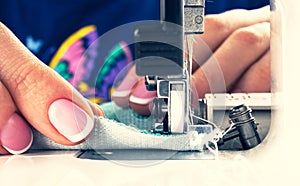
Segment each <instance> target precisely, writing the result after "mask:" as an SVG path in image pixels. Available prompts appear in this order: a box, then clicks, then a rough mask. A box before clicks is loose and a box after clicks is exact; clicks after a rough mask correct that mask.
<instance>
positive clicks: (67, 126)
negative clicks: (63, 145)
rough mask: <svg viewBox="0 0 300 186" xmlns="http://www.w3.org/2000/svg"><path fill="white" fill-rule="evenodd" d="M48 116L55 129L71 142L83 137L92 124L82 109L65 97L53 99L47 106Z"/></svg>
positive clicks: (80, 139)
mask: <svg viewBox="0 0 300 186" xmlns="http://www.w3.org/2000/svg"><path fill="white" fill-rule="evenodd" d="M48 116H49V120H50V122H51V123H52V125H53V126H54V127H55V128H56V129H57V131H58V132H59V133H60V134H62V135H63V136H65V137H66V138H67V139H69V140H70V141H71V142H79V141H82V140H83V139H85V138H86V137H87V136H88V135H89V134H90V132H91V131H92V129H93V125H94V122H93V120H92V119H91V117H90V116H89V115H88V114H87V113H86V112H85V111H84V110H82V109H81V108H80V107H78V106H77V105H76V104H74V103H73V102H71V101H69V100H67V99H59V100H56V101H54V102H53V103H52V104H51V105H50V107H49V110H48Z"/></svg>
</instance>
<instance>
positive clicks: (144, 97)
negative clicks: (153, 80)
mask: <svg viewBox="0 0 300 186" xmlns="http://www.w3.org/2000/svg"><path fill="white" fill-rule="evenodd" d="M155 97H156V91H148V90H147V89H146V85H145V83H144V82H143V81H140V82H139V83H138V85H137V86H136V87H135V89H134V91H133V92H132V94H131V96H130V98H129V101H130V102H132V103H136V104H140V105H147V104H150V103H151V102H152V101H153V99H154V98H155Z"/></svg>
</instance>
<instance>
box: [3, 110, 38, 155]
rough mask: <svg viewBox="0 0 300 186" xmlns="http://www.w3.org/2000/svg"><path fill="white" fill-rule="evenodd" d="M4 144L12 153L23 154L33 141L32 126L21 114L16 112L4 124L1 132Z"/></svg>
mask: <svg viewBox="0 0 300 186" xmlns="http://www.w3.org/2000/svg"><path fill="white" fill-rule="evenodd" d="M0 137H1V138H0V141H1V144H2V146H3V147H4V148H5V149H6V150H7V151H8V152H9V153H11V154H22V153H24V152H25V151H27V150H28V149H29V148H30V146H31V144H32V141H33V135H32V131H31V129H30V127H29V126H28V124H27V123H26V122H25V121H24V119H23V118H21V116H19V115H18V114H16V113H14V114H13V115H12V116H11V117H10V118H9V119H8V121H7V123H6V124H5V125H4V126H3V128H2V129H1V133H0Z"/></svg>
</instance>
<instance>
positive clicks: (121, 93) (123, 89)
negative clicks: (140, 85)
mask: <svg viewBox="0 0 300 186" xmlns="http://www.w3.org/2000/svg"><path fill="white" fill-rule="evenodd" d="M137 82H138V78H137V77H136V76H127V77H126V78H125V79H124V80H123V81H122V82H121V83H120V85H119V86H118V87H117V88H116V89H115V90H114V92H113V93H112V95H111V99H112V100H113V101H114V102H115V103H116V104H117V105H119V106H120V107H128V106H129V102H128V100H129V96H130V93H131V90H132V88H133V87H134V86H135V84H136V83H137Z"/></svg>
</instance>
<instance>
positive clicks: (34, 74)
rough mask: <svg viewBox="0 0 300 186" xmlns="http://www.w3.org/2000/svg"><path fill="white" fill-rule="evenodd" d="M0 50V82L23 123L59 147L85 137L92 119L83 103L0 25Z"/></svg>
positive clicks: (84, 101) (63, 81) (71, 88)
mask: <svg viewBox="0 0 300 186" xmlns="http://www.w3.org/2000/svg"><path fill="white" fill-rule="evenodd" d="M0 48H1V51H0V80H1V81H2V82H3V84H4V85H5V87H7V89H8V91H9V93H10V95H11V96H12V98H13V100H14V102H15V104H16V106H17V107H18V110H19V111H20V112H21V113H22V115H23V116H24V117H25V118H26V120H27V121H28V122H29V123H30V124H31V125H33V126H34V127H35V128H36V129H37V130H39V131H40V132H41V133H43V134H44V135H46V136H47V137H49V138H51V139H53V140H54V141H56V142H58V143H61V144H65V145H71V144H75V143H78V142H80V141H82V140H83V139H84V138H85V137H87V136H88V134H89V133H90V132H91V130H92V128H93V116H94V115H93V112H92V110H91V108H90V106H89V105H88V103H87V101H86V100H85V99H84V98H83V97H82V96H81V95H80V94H79V93H78V92H77V91H76V90H75V89H74V88H73V87H72V86H71V85H70V84H69V83H67V82H66V81H65V80H64V79H63V78H62V77H60V76H59V75H58V74H57V73H56V72H54V71H53V70H52V69H50V68H49V67H47V66H46V65H45V64H43V63H42V62H41V61H40V60H39V59H37V58H36V57H35V56H34V55H33V54H32V53H30V52H29V50H27V48H26V47H25V46H24V45H22V43H21V42H20V41H19V40H18V39H17V38H16V37H15V36H14V34H13V33H12V32H11V31H10V30H9V29H8V28H6V27H5V26H4V25H3V24H1V23H0Z"/></svg>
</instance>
